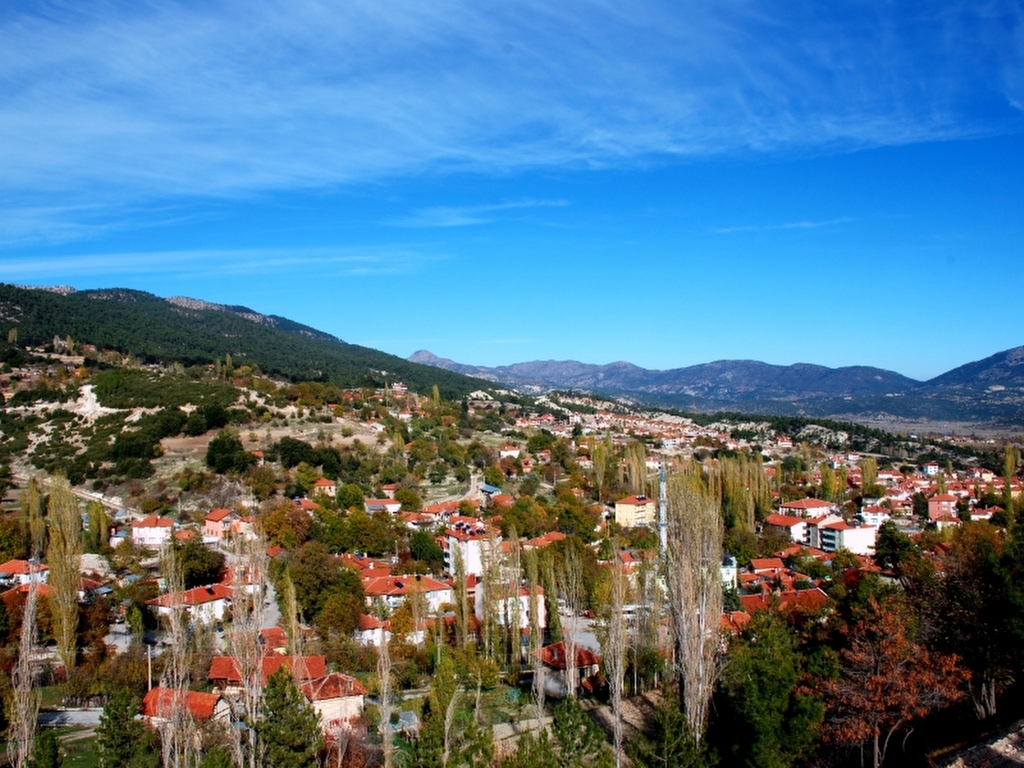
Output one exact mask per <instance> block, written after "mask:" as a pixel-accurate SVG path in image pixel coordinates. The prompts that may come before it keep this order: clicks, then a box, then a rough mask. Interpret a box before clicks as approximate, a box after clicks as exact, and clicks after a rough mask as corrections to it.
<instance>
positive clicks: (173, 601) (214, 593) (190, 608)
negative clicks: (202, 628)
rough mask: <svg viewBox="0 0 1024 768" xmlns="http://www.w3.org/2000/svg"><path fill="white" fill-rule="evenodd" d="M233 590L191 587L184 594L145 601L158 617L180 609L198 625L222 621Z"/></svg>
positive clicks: (221, 586)
mask: <svg viewBox="0 0 1024 768" xmlns="http://www.w3.org/2000/svg"><path fill="white" fill-rule="evenodd" d="M232 595H233V590H232V589H231V587H228V586H225V585H224V584H208V585H207V586H205V587H193V588H192V589H186V590H185V591H184V592H170V593H168V594H166V595H160V597H155V598H153V599H152V600H147V601H146V605H151V606H153V607H154V608H156V613H157V615H158V616H170V615H171V611H173V610H174V608H175V607H178V606H180V607H182V608H184V609H185V611H186V612H187V613H188V615H189V616H190V617H191V619H192V620H193V621H195V622H198V623H200V624H212V623H213V622H215V621H223V620H224V613H225V612H226V611H227V608H228V605H230V603H231V597H232Z"/></svg>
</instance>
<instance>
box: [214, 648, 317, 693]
mask: <svg viewBox="0 0 1024 768" xmlns="http://www.w3.org/2000/svg"><path fill="white" fill-rule="evenodd" d="M260 666H261V670H260V671H261V682H262V683H263V684H264V685H266V683H267V678H269V677H270V676H271V675H272V674H274V673H275V672H277V670H279V669H280V668H281V667H287V668H288V669H289V670H291V671H292V673H293V674H294V675H295V676H296V677H297V678H298V680H299V682H300V683H303V682H309V681H310V680H316V679H318V678H321V677H323V676H324V675H325V674H327V660H326V659H325V658H324V657H323V656H279V655H277V654H267V655H265V656H263V657H262V658H261V659H260ZM207 678H208V679H209V680H210V683H211V684H212V685H213V687H214V689H216V690H220V691H223V692H224V693H226V694H228V695H234V694H237V693H240V692H241V690H242V674H241V672H240V671H239V664H238V660H237V659H234V658H232V657H231V656H214V657H213V660H212V661H211V662H210V672H209V674H208V675H207Z"/></svg>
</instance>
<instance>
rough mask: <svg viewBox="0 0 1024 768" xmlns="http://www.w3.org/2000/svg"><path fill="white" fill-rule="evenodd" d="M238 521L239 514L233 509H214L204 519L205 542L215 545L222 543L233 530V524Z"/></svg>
mask: <svg viewBox="0 0 1024 768" xmlns="http://www.w3.org/2000/svg"><path fill="white" fill-rule="evenodd" d="M237 519H238V513H236V512H235V510H233V509H227V508H225V507H221V508H219V509H214V510H212V511H211V512H210V514H208V515H207V516H206V517H205V518H203V541H204V542H207V543H213V542H217V541H220V540H221V539H223V538H224V537H225V536H227V535H228V533H229V532H230V530H231V523H232V521H233V520H237Z"/></svg>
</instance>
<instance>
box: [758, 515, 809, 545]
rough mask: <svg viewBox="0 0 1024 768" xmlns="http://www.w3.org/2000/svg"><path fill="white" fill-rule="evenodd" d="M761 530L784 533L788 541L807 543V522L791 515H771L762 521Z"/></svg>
mask: <svg viewBox="0 0 1024 768" xmlns="http://www.w3.org/2000/svg"><path fill="white" fill-rule="evenodd" d="M762 528H767V529H769V530H773V531H778V532H780V533H784V534H785V535H786V536H788V537H789V540H790V541H795V542H797V543H798V544H804V543H806V542H807V520H806V519H804V518H802V517H794V516H793V515H779V514H771V515H768V516H767V517H766V518H765V519H764V523H763V524H762Z"/></svg>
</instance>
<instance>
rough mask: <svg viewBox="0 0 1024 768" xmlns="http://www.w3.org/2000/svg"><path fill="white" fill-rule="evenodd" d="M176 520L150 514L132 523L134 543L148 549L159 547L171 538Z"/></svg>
mask: <svg viewBox="0 0 1024 768" xmlns="http://www.w3.org/2000/svg"><path fill="white" fill-rule="evenodd" d="M173 534H174V521H172V520H171V519H170V518H168V517H158V516H156V515H150V516H149V517H144V518H142V519H141V520H136V521H135V522H134V523H132V543H133V544H135V545H136V546H138V547H146V548H147V549H159V548H160V547H162V546H163V545H164V544H166V543H167V542H169V541H170V540H171V536H172V535H173Z"/></svg>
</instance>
